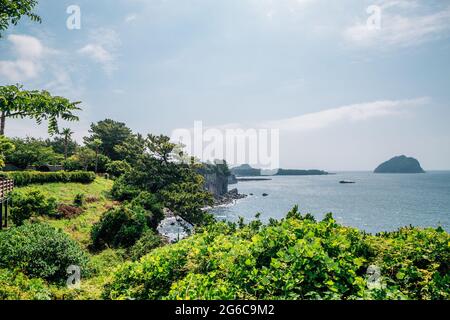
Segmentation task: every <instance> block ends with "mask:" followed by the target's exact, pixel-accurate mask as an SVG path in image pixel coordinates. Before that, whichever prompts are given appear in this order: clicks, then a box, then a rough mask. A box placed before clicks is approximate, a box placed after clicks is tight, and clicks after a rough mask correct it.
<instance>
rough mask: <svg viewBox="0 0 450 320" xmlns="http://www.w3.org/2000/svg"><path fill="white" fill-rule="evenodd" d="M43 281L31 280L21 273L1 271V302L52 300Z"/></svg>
mask: <svg viewBox="0 0 450 320" xmlns="http://www.w3.org/2000/svg"><path fill="white" fill-rule="evenodd" d="M51 298H52V295H51V292H50V290H49V289H48V287H47V286H46V284H45V282H44V281H43V280H42V279H29V278H28V277H27V276H25V275H24V274H23V273H21V272H17V271H11V270H6V269H0V300H50V299H51Z"/></svg>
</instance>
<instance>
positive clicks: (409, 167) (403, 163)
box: [375, 156, 425, 173]
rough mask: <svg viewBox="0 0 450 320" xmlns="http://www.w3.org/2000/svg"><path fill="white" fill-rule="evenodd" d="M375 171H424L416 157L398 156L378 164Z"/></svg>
mask: <svg viewBox="0 0 450 320" xmlns="http://www.w3.org/2000/svg"><path fill="white" fill-rule="evenodd" d="M375 173H425V171H424V170H423V169H422V167H421V166H420V163H419V161H417V159H414V158H409V157H407V156H398V157H394V158H392V159H391V160H389V161H386V162H384V163H382V164H380V165H379V166H378V168H376V169H375Z"/></svg>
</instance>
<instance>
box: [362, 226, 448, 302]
mask: <svg viewBox="0 0 450 320" xmlns="http://www.w3.org/2000/svg"><path fill="white" fill-rule="evenodd" d="M370 244H371V246H372V250H374V251H376V252H379V255H378V256H377V259H376V263H377V264H379V265H380V266H382V274H383V275H384V276H385V278H386V282H387V284H388V286H391V287H394V288H399V289H400V290H401V291H402V293H404V294H405V295H407V296H408V297H409V298H410V299H425V300H430V299H450V237H449V234H448V233H446V232H445V231H444V230H442V229H438V230H434V229H425V230H421V229H417V228H412V227H408V228H402V229H400V230H398V231H396V232H390V233H382V234H380V235H379V237H376V238H372V239H371V241H370Z"/></svg>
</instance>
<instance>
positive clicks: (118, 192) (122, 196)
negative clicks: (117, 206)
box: [111, 176, 141, 201]
mask: <svg viewBox="0 0 450 320" xmlns="http://www.w3.org/2000/svg"><path fill="white" fill-rule="evenodd" d="M139 193H141V190H140V189H139V188H137V187H133V186H130V185H128V184H127V183H126V181H125V177H124V176H121V177H120V178H118V179H116V180H115V181H114V185H113V187H112V189H111V196H112V197H113V198H114V199H115V200H117V201H126V200H132V199H133V198H135V197H137V196H138V195H139Z"/></svg>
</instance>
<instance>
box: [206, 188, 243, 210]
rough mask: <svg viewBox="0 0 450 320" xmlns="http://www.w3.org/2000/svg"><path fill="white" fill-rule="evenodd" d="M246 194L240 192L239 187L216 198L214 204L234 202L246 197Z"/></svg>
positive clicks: (220, 204)
mask: <svg viewBox="0 0 450 320" xmlns="http://www.w3.org/2000/svg"><path fill="white" fill-rule="evenodd" d="M246 197H247V195H246V194H240V193H239V191H238V189H232V190H230V191H228V192H227V193H225V194H224V195H222V196H219V197H215V198H214V206H223V205H228V204H231V203H233V202H234V201H236V200H240V199H244V198H246Z"/></svg>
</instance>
